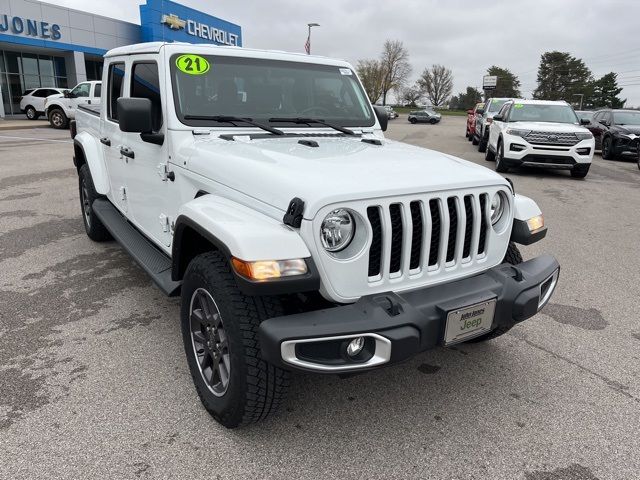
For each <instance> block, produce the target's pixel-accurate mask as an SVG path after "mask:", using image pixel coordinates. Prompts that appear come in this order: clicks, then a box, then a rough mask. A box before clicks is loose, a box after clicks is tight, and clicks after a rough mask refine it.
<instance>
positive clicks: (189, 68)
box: [72, 43, 559, 428]
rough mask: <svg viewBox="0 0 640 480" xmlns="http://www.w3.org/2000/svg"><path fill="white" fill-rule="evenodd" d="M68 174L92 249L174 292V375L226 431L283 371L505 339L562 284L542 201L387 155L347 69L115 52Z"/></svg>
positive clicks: (263, 404) (459, 169)
mask: <svg viewBox="0 0 640 480" xmlns="http://www.w3.org/2000/svg"><path fill="white" fill-rule="evenodd" d="M103 85H104V88H103V90H102V106H101V107H99V108H95V107H93V106H82V107H79V109H78V113H77V116H76V123H77V125H76V129H75V130H73V129H72V134H73V135H74V164H75V166H76V168H77V170H78V173H79V193H80V204H81V207H82V216H83V219H84V225H85V228H86V232H87V234H88V236H89V237H90V238H91V239H92V240H95V241H104V240H108V239H111V238H115V240H117V241H118V242H119V243H120V244H121V245H122V246H123V247H124V249H125V250H127V251H128V253H129V254H131V256H132V257H133V258H134V259H135V260H136V261H137V262H138V263H139V265H140V266H141V267H142V268H143V269H144V270H145V271H146V272H147V273H148V274H149V275H150V276H151V278H152V279H153V280H154V281H155V283H156V284H157V285H158V287H159V288H160V289H161V290H162V291H164V292H165V293H166V294H167V295H181V297H182V308H181V325H182V335H183V341H184V347H185V352H186V357H187V362H188V365H189V368H190V371H191V375H192V378H193V381H194V384H195V387H196V390H197V392H198V394H199V396H200V398H201V400H202V403H203V404H204V406H205V407H206V409H207V410H208V411H209V412H210V413H211V414H212V415H213V417H214V418H216V419H217V420H218V421H219V422H220V423H222V424H223V425H225V426H227V427H230V428H231V427H237V426H239V425H242V424H245V423H248V422H253V421H258V420H260V419H263V418H265V417H266V416H267V415H269V414H270V413H272V412H273V411H275V409H276V408H277V407H278V405H279V404H280V403H281V402H282V400H283V398H284V396H285V393H286V390H287V386H288V381H289V380H288V375H289V372H290V371H293V370H300V371H306V372H317V373H325V374H326V373H334V374H336V373H337V374H354V373H358V372H362V371H367V370H371V369H374V368H378V367H383V366H385V365H391V364H396V363H398V362H402V361H403V360H406V359H408V358H410V357H412V356H414V355H416V354H418V353H419V352H422V351H424V350H427V349H430V348H434V347H436V346H441V345H444V346H448V345H453V344H457V343H460V342H466V341H482V340H487V339H491V338H494V337H496V336H499V335H502V334H503V333H505V332H506V331H508V330H509V329H510V328H511V327H513V326H514V325H515V324H517V323H518V322H521V321H523V320H525V319H527V318H530V317H532V316H533V315H535V314H536V313H537V312H538V311H539V310H540V309H541V308H543V306H544V305H545V304H546V303H547V302H548V301H549V298H550V297H551V295H552V293H553V291H554V289H555V287H556V283H557V281H558V274H559V265H558V262H557V261H556V260H555V259H554V258H553V257H552V256H547V255H544V256H540V257H537V258H534V259H531V260H528V261H522V257H521V256H520V253H519V251H518V249H517V247H516V245H515V244H516V243H520V244H530V243H532V242H535V241H537V240H540V239H542V238H543V237H544V236H545V234H546V227H545V226H544V222H543V218H542V215H541V212H540V210H539V208H538V206H537V205H536V204H535V202H534V201H533V200H531V199H529V198H527V197H524V196H522V195H518V194H516V193H515V192H514V190H513V186H512V185H511V184H510V182H509V181H507V180H506V179H505V178H503V177H502V176H500V175H498V174H497V173H495V172H493V171H491V170H489V169H487V168H484V167H482V166H478V165H475V164H473V163H470V162H467V161H464V160H461V159H459V158H456V157H452V156H450V155H445V154H443V153H439V152H435V151H432V150H427V149H424V148H418V147H414V146H410V145H407V144H404V143H399V142H393V141H390V140H387V139H385V137H384V135H383V131H384V130H385V129H386V126H387V119H388V116H387V113H386V110H385V109H384V108H374V107H373V106H372V105H371V103H370V102H369V100H368V99H367V96H366V94H365V92H364V89H363V88H362V85H361V83H360V81H359V80H358V77H357V76H356V74H355V71H354V69H353V67H352V66H351V65H349V64H348V63H346V62H343V61H339V60H333V59H329V58H322V57H315V56H308V55H298V54H289V53H283V52H269V51H261V50H250V49H243V48H237V47H217V46H213V45H190V44H178V43H147V44H138V45H131V46H127V47H120V48H116V49H114V50H111V51H109V52H108V53H107V54H106V56H105V63H104V78H103Z"/></svg>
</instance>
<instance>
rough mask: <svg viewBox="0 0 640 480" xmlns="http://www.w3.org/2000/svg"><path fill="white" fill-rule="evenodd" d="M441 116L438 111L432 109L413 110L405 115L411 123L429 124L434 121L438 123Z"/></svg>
mask: <svg viewBox="0 0 640 480" xmlns="http://www.w3.org/2000/svg"><path fill="white" fill-rule="evenodd" d="M441 118H442V115H440V114H439V113H438V112H436V111H434V110H428V109H425V110H414V111H412V112H409V115H408V116H407V120H409V122H411V123H414V124H415V123H430V124H432V125H433V124H434V123H438V122H439V121H440V119H441Z"/></svg>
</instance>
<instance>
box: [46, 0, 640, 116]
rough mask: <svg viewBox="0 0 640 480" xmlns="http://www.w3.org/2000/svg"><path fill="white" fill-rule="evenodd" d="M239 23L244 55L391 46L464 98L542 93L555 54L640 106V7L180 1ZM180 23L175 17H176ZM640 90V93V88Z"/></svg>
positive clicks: (121, 2)
mask: <svg viewBox="0 0 640 480" xmlns="http://www.w3.org/2000/svg"><path fill="white" fill-rule="evenodd" d="M49 2H50V3H54V4H58V5H64V6H68V7H71V8H76V9H79V10H85V11H89V12H92V13H97V14H101V15H105V16H109V17H113V18H118V19H121V20H127V21H130V22H134V23H139V22H140V18H139V10H138V5H139V4H141V3H144V2H141V1H138V2H136V1H135V0H134V1H132V0H100V1H97V2H88V1H87V0H49ZM179 3H181V4H183V5H187V6H190V7H193V8H195V9H198V10H201V11H203V12H206V13H209V14H211V15H214V16H217V17H220V18H223V19H225V20H229V21H231V22H234V23H237V24H239V25H240V26H241V27H242V36H243V45H244V46H245V47H251V48H265V49H278V50H288V51H297V52H302V51H304V42H305V40H306V35H307V26H306V25H307V23H310V22H316V23H319V24H320V25H321V26H320V27H317V28H315V29H314V30H313V33H312V53H314V54H318V55H326V56H330V57H338V58H343V59H346V60H348V61H350V62H353V63H355V62H356V61H357V60H358V59H360V58H370V57H377V56H378V54H379V52H380V50H381V48H382V44H383V42H384V40H385V39H387V38H389V39H398V40H401V41H403V42H404V44H405V46H406V47H407V48H408V50H409V54H410V57H411V63H412V65H413V70H414V74H413V78H415V77H416V76H417V74H418V73H419V72H421V71H422V70H423V69H424V68H425V67H427V66H430V65H431V64H433V63H440V64H443V65H445V66H447V67H449V68H450V69H451V70H452V71H453V76H454V82H455V83H454V93H456V94H457V93H458V92H460V91H464V89H465V88H466V87H467V85H471V86H476V87H481V85H482V75H483V74H485V71H486V69H487V67H489V66H490V65H492V64H495V65H498V66H501V67H507V68H509V69H510V70H511V71H513V72H514V73H515V74H516V75H518V76H519V78H520V81H521V82H522V93H523V95H524V96H526V97H531V94H532V91H533V90H534V88H535V87H536V71H537V67H538V64H539V61H540V55H541V54H542V53H543V52H545V51H549V50H560V51H566V52H570V53H571V54H572V55H574V56H577V57H579V58H582V59H583V60H584V61H585V63H586V64H587V66H588V67H589V68H590V69H591V70H592V72H593V74H594V76H595V77H596V78H597V77H599V76H601V75H602V74H604V73H607V72H610V71H614V72H618V73H619V77H618V79H619V82H618V83H619V85H620V86H623V85H626V86H625V87H624V90H623V92H622V94H621V97H622V98H627V99H628V101H627V106H640V0H601V1H596V0H486V1H470V0H393V1H392V0H368V1H363V0H359V1H355V0H342V1H338V0H323V1H301V0H215V1H212V0H180V1H179ZM168 13H170V12H168ZM634 84H635V85H634Z"/></svg>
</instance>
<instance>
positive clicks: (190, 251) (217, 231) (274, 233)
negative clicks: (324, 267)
mask: <svg viewBox="0 0 640 480" xmlns="http://www.w3.org/2000/svg"><path fill="white" fill-rule="evenodd" d="M187 232H189V233H188V234H187ZM193 233H195V234H196V235H197V236H199V237H201V238H204V239H205V241H206V242H208V243H209V244H211V245H213V246H214V247H215V248H216V249H217V250H219V251H220V252H221V253H222V254H224V255H225V256H226V257H227V258H228V259H230V258H231V257H236V258H239V259H241V260H245V261H255V260H289V259H294V258H304V259H305V261H306V263H307V268H308V272H307V274H305V275H297V276H291V277H282V278H279V279H274V280H268V281H252V280H249V279H247V278H245V277H241V276H240V275H238V274H237V273H236V272H235V270H233V269H232V271H233V273H234V276H235V279H236V283H237V284H238V287H239V288H240V290H241V291H242V292H243V293H245V294H247V295H274V294H281V293H294V292H307V291H314V290H318V289H319V288H320V275H319V273H318V270H317V268H316V267H315V264H314V263H313V260H312V258H311V252H310V251H309V249H308V248H307V245H306V244H305V242H304V240H302V238H301V237H300V235H299V234H298V232H297V231H296V230H294V229H293V228H290V227H288V226H286V225H284V224H283V223H282V222H281V221H279V220H275V219H273V218H271V217H268V216H266V215H264V214H262V213H260V212H257V211H256V210H253V209H251V208H250V207H246V206H244V205H241V204H239V203H236V202H234V201H232V200H229V199H226V198H223V197H219V196H217V195H212V194H205V195H202V196H199V197H197V198H195V199H193V200H191V201H190V202H187V203H186V204H184V205H182V207H181V208H180V210H179V212H178V217H177V218H176V221H175V224H174V235H173V245H172V254H171V257H172V269H171V273H172V278H173V279H174V280H176V281H178V280H182V277H183V275H184V272H185V270H186V268H187V265H188V263H189V261H191V259H192V258H193V257H194V256H196V255H197V254H199V253H202V252H203V250H202V248H199V247H198V246H197V245H194V244H192V243H191V242H190V238H189V235H192V234H193Z"/></svg>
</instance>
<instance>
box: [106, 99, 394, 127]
mask: <svg viewBox="0 0 640 480" xmlns="http://www.w3.org/2000/svg"><path fill="white" fill-rule="evenodd" d="M118 102H120V100H118ZM373 111H374V112H375V114H376V117H377V118H378V123H380V128H381V129H382V131H383V132H386V131H387V126H388V125H389V114H388V113H387V109H386V108H384V107H381V106H378V105H374V106H373Z"/></svg>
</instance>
